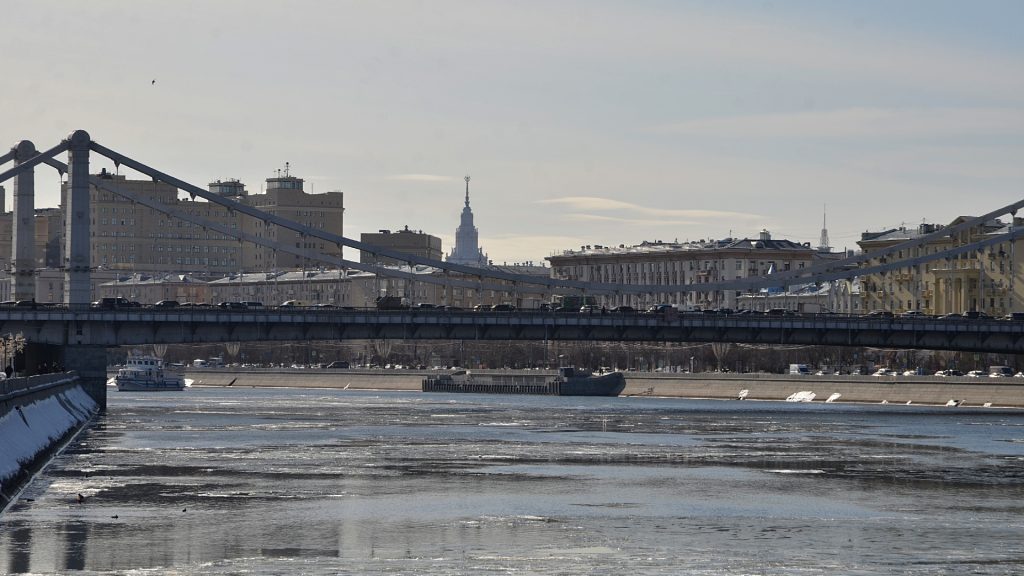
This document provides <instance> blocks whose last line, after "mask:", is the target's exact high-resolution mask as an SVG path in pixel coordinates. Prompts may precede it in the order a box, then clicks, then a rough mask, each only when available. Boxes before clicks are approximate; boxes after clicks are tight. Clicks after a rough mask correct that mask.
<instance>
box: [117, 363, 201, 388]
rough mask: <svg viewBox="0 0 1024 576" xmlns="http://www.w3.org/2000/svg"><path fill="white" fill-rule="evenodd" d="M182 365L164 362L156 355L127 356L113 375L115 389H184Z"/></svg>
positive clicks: (185, 383) (184, 381)
mask: <svg viewBox="0 0 1024 576" xmlns="http://www.w3.org/2000/svg"><path fill="white" fill-rule="evenodd" d="M184 370H185V369H184V367H173V366H167V365H165V364H164V361H163V360H161V359H160V358H157V357H156V356H129V357H128V361H127V362H126V363H125V365H124V367H123V368H120V369H119V370H118V371H117V376H114V383H115V384H116V385H117V389H118V390H119V391H123V392H161V391H177V390H184V389H185V386H186V385H187V382H186V380H185V373H184Z"/></svg>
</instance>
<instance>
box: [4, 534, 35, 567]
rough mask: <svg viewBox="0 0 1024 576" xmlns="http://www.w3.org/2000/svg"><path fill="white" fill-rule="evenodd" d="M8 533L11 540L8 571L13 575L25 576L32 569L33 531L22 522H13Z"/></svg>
mask: <svg viewBox="0 0 1024 576" xmlns="http://www.w3.org/2000/svg"><path fill="white" fill-rule="evenodd" d="M6 532H7V537H8V539H9V544H8V546H7V548H8V558H7V571H8V572H9V573H11V574H24V573H26V572H28V571H29V567H30V562H29V560H30V558H31V552H30V550H31V546H32V529H31V528H29V527H28V526H25V525H24V524H23V523H22V522H12V523H11V524H10V525H9V526H8V527H7V531H6Z"/></svg>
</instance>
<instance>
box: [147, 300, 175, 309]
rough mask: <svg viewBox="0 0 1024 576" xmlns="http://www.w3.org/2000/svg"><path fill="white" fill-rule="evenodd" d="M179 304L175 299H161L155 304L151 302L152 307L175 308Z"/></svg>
mask: <svg viewBox="0 0 1024 576" xmlns="http://www.w3.org/2000/svg"><path fill="white" fill-rule="evenodd" d="M178 306H179V304H178V301H177V300H161V301H159V302H157V303H156V304H153V307H154V308H177V307H178Z"/></svg>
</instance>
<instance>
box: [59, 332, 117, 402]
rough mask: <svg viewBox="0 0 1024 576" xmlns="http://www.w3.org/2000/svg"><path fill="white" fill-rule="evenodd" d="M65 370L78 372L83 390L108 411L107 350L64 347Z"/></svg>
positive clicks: (94, 347)
mask: <svg viewBox="0 0 1024 576" xmlns="http://www.w3.org/2000/svg"><path fill="white" fill-rule="evenodd" d="M61 352H62V354H61V356H62V357H63V364H64V369H65V370H74V371H75V372H78V378H79V380H80V381H81V383H82V389H83V390H85V391H86V393H88V394H89V396H92V399H93V400H95V401H96V403H97V404H99V406H100V410H102V411H106V409H107V349H106V348H105V347H103V346H64V347H63V348H62V349H61Z"/></svg>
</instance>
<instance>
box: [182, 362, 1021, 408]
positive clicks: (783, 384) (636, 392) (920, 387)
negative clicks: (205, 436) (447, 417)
mask: <svg viewBox="0 0 1024 576" xmlns="http://www.w3.org/2000/svg"><path fill="white" fill-rule="evenodd" d="M474 372H476V373H501V374H515V373H517V372H515V371H504V370H475V371H474ZM522 373H523V374H537V373H538V372H536V371H525V372H522ZM428 374H434V372H430V371H427V370H316V369H310V370H289V369H281V370H269V369H250V370H232V371H227V370H225V369H211V370H189V371H188V373H187V377H189V378H192V379H193V380H194V382H193V385H194V386H228V385H231V386H279V387H284V386H296V387H310V388H347V389H352V390H419V389H420V382H421V381H422V380H423V378H424V377H425V376H427V375H428ZM549 374H551V375H552V376H554V374H555V373H554V372H549ZM741 390H747V391H748V393H749V395H748V396H747V398H748V399H751V400H785V399H786V397H788V396H789V395H791V394H793V393H796V392H801V391H811V392H814V393H815V395H816V397H815V400H816V401H821V400H825V399H826V398H828V397H829V396H831V395H832V394H835V393H838V394H840V398H839V400H838V401H839V402H869V403H877V402H882V401H887V402H891V403H901V404H905V403H907V402H912V403H914V404H945V403H946V402H948V401H949V400H960V401H963V402H964V404H963V405H966V406H981V405H983V404H985V403H988V402H991V403H992V405H993V406H1000V407H1016V408H1022V407H1024V378H941V377H934V376H896V377H875V376H789V375H784V374H659V373H647V372H627V373H626V389H625V390H624V391H623V395H625V396H666V397H679V398H722V399H732V398H736V397H737V395H739V393H740V391H741Z"/></svg>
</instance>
